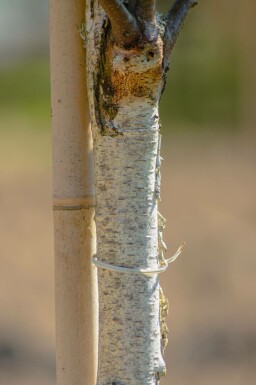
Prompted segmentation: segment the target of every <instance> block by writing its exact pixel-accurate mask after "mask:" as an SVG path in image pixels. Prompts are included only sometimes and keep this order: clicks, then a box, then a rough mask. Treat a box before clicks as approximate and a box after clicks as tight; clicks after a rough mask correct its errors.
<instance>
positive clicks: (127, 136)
mask: <svg viewBox="0 0 256 385" xmlns="http://www.w3.org/2000/svg"><path fill="white" fill-rule="evenodd" d="M195 4H196V1H194V0H187V1H185V0H181V1H180V0H178V1H177V0H176V1H175V2H174V3H173V5H172V7H171V9H170V11H169V13H168V14H167V15H166V16H165V17H160V15H157V13H156V7H155V1H154V0H130V1H121V0H101V1H100V2H99V3H98V1H97V0H94V1H87V8H86V30H85V31H84V32H83V36H84V39H85V44H86V49H87V53H88V56H87V68H88V95H89V103H90V111H91V122H92V131H93V141H94V161H95V187H96V216H95V220H96V227H97V256H96V260H95V262H96V263H97V262H98V263H103V265H102V266H103V267H102V266H101V267H99V268H98V282H99V325H100V326H99V367H98V377H97V383H98V385H153V384H156V383H158V381H159V380H160V378H161V376H162V375H164V374H165V371H166V369H165V363H164V361H163V357H162V354H163V350H164V347H165V345H166V341H167V327H166V325H165V320H164V318H165V316H166V308H167V302H166V300H165V298H164V296H163V294H162V291H161V290H160V286H159V278H158V274H147V275H145V274H141V273H140V272H139V271H138V269H148V270H149V271H150V270H157V269H158V268H159V266H160V267H161V266H163V265H164V264H165V261H164V258H163V251H164V249H165V245H164V242H163V241H162V230H163V227H164V219H163V218H162V217H161V216H160V215H159V214H158V208H157V202H158V200H159V197H160V171H159V168H160V163H161V157H160V141H161V138H160V135H159V127H160V124H159V112H158V106H159V100H160V97H161V94H162V92H163V89H164V85H165V79H166V73H167V70H168V65H169V56H170V53H171V50H172V48H173V46H174V43H175V41H176V38H177V36H178V34H179V31H180V29H181V27H182V25H183V22H184V19H185V17H186V15H187V13H188V12H189V10H190V8H191V7H193V6H194V5H195ZM116 267H117V268H119V269H120V268H121V270H122V268H123V271H113V270H115V268H116ZM125 269H128V270H126V271H125ZM160 305H161V306H160Z"/></svg>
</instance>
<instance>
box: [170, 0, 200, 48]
mask: <svg viewBox="0 0 256 385" xmlns="http://www.w3.org/2000/svg"><path fill="white" fill-rule="evenodd" d="M197 4H198V1H197V0H175V1H174V3H173V5H172V7H171V9H170V11H169V12H168V14H167V17H166V22H167V25H166V32H165V43H166V46H167V47H166V48H167V49H166V55H169V54H170V52H171V50H172V48H173V47H174V45H175V42H176V40H177V37H178V36H179V33H180V31H181V29H182V27H183V24H184V22H185V19H186V17H187V15H188V13H189V11H190V10H191V8H193V7H195V6H196V5H197Z"/></svg>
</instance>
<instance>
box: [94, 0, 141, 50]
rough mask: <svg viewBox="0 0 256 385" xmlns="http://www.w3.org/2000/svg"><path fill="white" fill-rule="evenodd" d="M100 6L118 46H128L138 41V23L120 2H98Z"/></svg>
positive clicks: (101, 0) (107, 0)
mask: <svg viewBox="0 0 256 385" xmlns="http://www.w3.org/2000/svg"><path fill="white" fill-rule="evenodd" d="M100 4H101V6H102V7H103V9H104V11H105V12H106V14H107V16H108V17H109V19H110V22H111V28H112V33H113V36H114V39H115V41H116V42H117V43H118V44H121V45H130V44H132V43H133V42H134V41H136V40H137V39H138V37H139V36H140V30H139V26H138V23H137V21H136V19H135V17H134V16H133V15H132V14H131V13H130V12H129V11H128V9H127V8H126V7H125V5H124V4H123V3H122V2H121V1H120V0H100Z"/></svg>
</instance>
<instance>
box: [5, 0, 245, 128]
mask: <svg viewBox="0 0 256 385" xmlns="http://www.w3.org/2000/svg"><path fill="white" fill-rule="evenodd" d="M211 3H212V2H210V4H211ZM210 4H202V7H201V4H200V7H198V9H197V10H196V11H193V15H191V16H190V18H189V20H188V22H187V23H186V26H185V28H184V31H183V32H182V33H181V36H180V37H179V39H178V43H177V45H176V47H175V48H174V51H173V54H172V60H171V65H170V71H169V75H168V81H167V86H166V90H165V92H164V94H163V97H162V100H161V105H160V116H161V121H162V129H163V131H165V130H167V129H168V128H169V127H170V129H171V131H179V130H185V129H193V130H208V129H211V128H214V129H218V128H219V129H221V130H223V129H225V130H227V129H232V130H234V129H238V128H239V127H240V120H241V116H242V108H243V107H242V106H243V100H242V96H241V95H242V93H241V88H242V85H241V84H242V76H241V73H242V70H241V66H240V59H239V58H240V56H239V50H238V44H237V36H233V35H232V34H231V33H230V32H225V28H226V24H225V23H224V24H225V26H224V28H222V29H221V28H217V27H216V25H215V23H216V19H215V20H214V19H212V18H211V17H210V12H211V9H210V11H209V7H210ZM159 5H160V8H161V10H162V11H163V10H164V8H166V5H164V4H163V2H162V7H161V2H160V4H159ZM205 12H208V14H207V13H205ZM222 14H223V13H222ZM218 16H219V15H218V14H216V15H215V18H216V17H218ZM225 22H226V20H225ZM0 113H1V116H5V117H6V116H14V115H16V116H23V117H26V118H27V119H29V120H30V121H31V125H32V126H33V127H34V128H36V127H48V128H49V127H50V71H49V58H48V57H45V58H41V59H33V60H32V59H30V60H29V61H27V62H23V63H20V64H17V63H16V64H15V63H12V65H11V66H9V67H8V68H2V69H0ZM36 122H40V124H37V123H36ZM1 126H2V127H4V126H3V125H1Z"/></svg>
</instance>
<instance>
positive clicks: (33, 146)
mask: <svg viewBox="0 0 256 385" xmlns="http://www.w3.org/2000/svg"><path fill="white" fill-rule="evenodd" d="M167 3H168V2H167V1H158V4H159V9H161V11H164V10H166V9H167V8H168V7H167V5H166V4H167ZM255 11H256V5H255V2H254V1H253V0H244V1H243V2H242V3H241V2H238V1H232V0H225V1H222V0H208V1H203V0H202V1H201V2H200V6H199V7H197V8H196V9H195V10H194V11H193V15H191V16H190V18H189V20H188V22H187V24H186V27H185V29H184V31H183V33H182V34H181V36H180V38H179V41H178V44H177V46H176V48H175V50H174V52H173V57H172V63H171V70H170V73H169V81H168V86H167V88H166V91H165V94H164V96H163V99H162V103H161V118H162V119H161V120H162V134H163V149H162V155H163V157H164V162H163V168H162V202H161V205H160V211H161V212H162V214H163V215H164V216H165V217H166V219H167V221H168V222H167V228H166V231H165V240H166V242H167V244H168V246H169V254H168V255H169V256H170V255H171V254H172V253H173V252H174V251H175V250H176V249H177V247H178V246H179V244H180V243H181V242H182V241H186V247H185V250H184V253H183V254H182V256H181V257H180V258H179V259H178V260H177V262H176V263H175V264H174V265H172V266H171V268H170V269H169V271H168V273H165V274H164V275H163V276H162V278H161V279H162V284H163V287H164V290H165V294H166V295H167V297H168V298H169V301H170V316H169V318H168V326H169V329H170V334H169V345H168V347H167V351H166V355H165V359H166V362H167V367H168V375H167V377H166V378H165V379H164V380H163V381H162V383H163V384H166V385H167V384H176V385H185V384H189V383H193V384H197V385H205V384H207V385H213V384H214V385H222V384H225V385H231V384H232V385H242V384H245V383H246V384H247V385H254V384H255V383H256V258H255V256H256V237H255V225H256V211H255V206H256V201H255V193H256V173H255V165H256V150H255V139H256V135H255V114H256V112H255V111H256V108H255V97H256V91H255V90H256V88H255V86H256V73H255V68H256V50H255V37H254V34H255V30H254V23H255ZM0 117H1V119H0V266H1V267H0V383H1V384H3V385H23V384H24V385H25V384H26V385H32V384H37V385H53V384H54V383H55V347H54V303H53V298H54V282H53V277H54V271H53V225H52V212H51V205H52V203H51V128H50V81H49V36H48V4H47V0H34V1H30V0H0Z"/></svg>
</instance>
